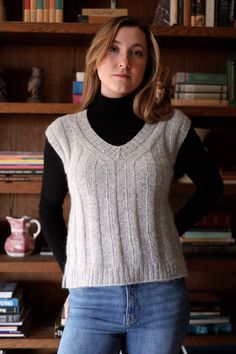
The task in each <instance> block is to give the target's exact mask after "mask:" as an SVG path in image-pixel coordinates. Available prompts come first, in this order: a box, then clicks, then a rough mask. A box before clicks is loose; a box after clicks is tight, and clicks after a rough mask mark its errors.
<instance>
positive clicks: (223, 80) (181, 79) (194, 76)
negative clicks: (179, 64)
mask: <svg viewBox="0 0 236 354" xmlns="http://www.w3.org/2000/svg"><path fill="white" fill-rule="evenodd" d="M177 83H188V84H209V85H215V84H218V85H227V84H228V80H227V75H226V73H200V72H180V71H178V72H176V73H175V74H174V75H173V76H172V84H173V85H174V86H175V85H176V84H177Z"/></svg>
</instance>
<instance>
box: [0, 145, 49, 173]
mask: <svg viewBox="0 0 236 354" xmlns="http://www.w3.org/2000/svg"><path fill="white" fill-rule="evenodd" d="M42 174H43V153H41V152H34V151H30V152H25V151H1V152H0V180H4V179H5V178H6V177H8V178H9V177H13V176H14V177H15V179H17V178H19V177H21V176H24V177H27V178H29V176H31V177H32V176H35V177H36V178H38V177H40V178H41V176H42Z"/></svg>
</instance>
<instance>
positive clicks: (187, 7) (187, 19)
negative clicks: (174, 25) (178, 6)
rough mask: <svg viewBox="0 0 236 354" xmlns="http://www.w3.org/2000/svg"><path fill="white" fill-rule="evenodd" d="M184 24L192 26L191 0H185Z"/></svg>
mask: <svg viewBox="0 0 236 354" xmlns="http://www.w3.org/2000/svg"><path fill="white" fill-rule="evenodd" d="M183 1H184V3H183V5H184V8H183V25H184V26H191V0H183Z"/></svg>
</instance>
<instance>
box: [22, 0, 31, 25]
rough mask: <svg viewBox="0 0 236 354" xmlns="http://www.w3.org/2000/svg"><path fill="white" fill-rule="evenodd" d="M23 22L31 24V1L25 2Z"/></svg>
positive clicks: (26, 0)
mask: <svg viewBox="0 0 236 354" xmlns="http://www.w3.org/2000/svg"><path fill="white" fill-rule="evenodd" d="M23 21H24V22H30V0H24V1H23Z"/></svg>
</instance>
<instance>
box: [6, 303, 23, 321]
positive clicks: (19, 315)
mask: <svg viewBox="0 0 236 354" xmlns="http://www.w3.org/2000/svg"><path fill="white" fill-rule="evenodd" d="M23 314H24V306H22V307H21V310H20V313H14V314H12V313H7V314H3V313H0V325H1V324H2V323H5V324H6V323H16V322H21V319H22V316H23Z"/></svg>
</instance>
